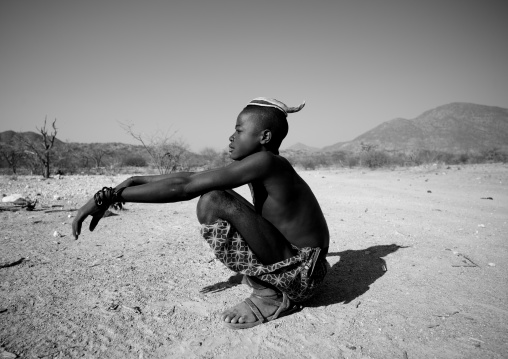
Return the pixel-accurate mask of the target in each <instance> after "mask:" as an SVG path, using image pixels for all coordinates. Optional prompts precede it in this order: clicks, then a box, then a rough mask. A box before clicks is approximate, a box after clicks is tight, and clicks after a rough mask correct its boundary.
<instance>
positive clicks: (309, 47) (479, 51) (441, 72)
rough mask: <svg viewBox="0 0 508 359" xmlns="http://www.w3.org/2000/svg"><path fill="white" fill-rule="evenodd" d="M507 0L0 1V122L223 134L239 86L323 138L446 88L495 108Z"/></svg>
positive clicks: (502, 84) (502, 70) (102, 134)
mask: <svg viewBox="0 0 508 359" xmlns="http://www.w3.org/2000/svg"><path fill="white" fill-rule="evenodd" d="M507 13H508V1H506V0H499V1H497V0H486V1H471V0H448V1H447V0H440V1H411V0H400V1H398V0H385V1H379V0H372V1H366V0H347V1H338V0H335V1H274V0H272V1H248V2H247V1H239V0H236V1H234V0H231V1H213V0H208V1H206V0H202V1H193V0H187V1H170V0H167V1H126V0H121V1H120V0H119V1H107V0H101V1H91V0H86V1H68V0H62V1H54V0H44V1H39V0H33V1H27V0H0V132H1V131H5V130H15V131H35V128H36V127H40V126H41V125H42V124H43V122H44V118H45V116H47V117H48V121H49V120H53V119H54V118H56V119H57V127H58V136H57V137H59V138H60V139H61V140H68V141H72V142H127V143H134V140H132V138H130V137H129V136H128V135H127V134H126V133H125V132H124V131H123V130H122V129H121V128H120V126H119V122H123V123H130V124H133V125H134V129H135V130H137V131H139V132H144V133H145V134H147V135H149V134H153V133H156V131H168V129H171V130H170V131H173V130H178V134H177V136H178V137H181V138H182V139H184V140H185V141H186V142H187V143H188V144H189V145H190V147H191V149H192V150H194V151H199V150H201V149H202V148H204V147H214V148H216V149H222V148H224V147H226V146H227V144H228V137H229V135H230V134H231V133H232V132H233V129H234V123H235V121H236V117H237V115H238V113H239V112H240V110H241V109H242V108H243V107H244V106H245V105H246V103H247V102H249V101H250V100H251V99H252V98H254V97H258V96H266V97H275V98H277V99H279V100H281V101H283V102H285V103H286V104H288V105H290V106H295V105H297V104H299V103H300V102H301V101H302V100H306V102H307V106H306V107H305V108H304V109H303V110H302V111H301V112H299V113H297V114H293V115H290V116H289V121H290V130H289V135H288V137H287V138H286V140H285V143H284V144H283V146H282V147H283V148H284V147H288V146H290V145H293V144H295V143H297V142H302V143H305V144H307V145H310V146H316V147H323V146H326V145H331V144H334V143H336V142H341V141H348V140H352V139H353V138H355V137H356V136H358V135H360V134H362V133H363V132H365V131H367V130H370V129H372V128H373V127H375V126H376V125H378V124H380V123H382V122H384V121H387V120H390V119H393V118H396V117H404V118H414V117H416V116H418V115H420V114H421V113H422V112H424V111H426V110H429V109H431V108H434V107H437V106H440V105H444V104H447V103H450V102H455V101H460V102H473V103H477V104H484V105H493V106H500V107H505V108H508V40H507V39H508V21H507V20H506V14H507Z"/></svg>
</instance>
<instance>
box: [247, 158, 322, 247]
mask: <svg viewBox="0 0 508 359" xmlns="http://www.w3.org/2000/svg"><path fill="white" fill-rule="evenodd" d="M265 158H266V160H268V161H270V164H269V166H270V171H268V175H267V176H265V177H264V178H261V179H259V180H256V181H253V182H252V183H251V190H252V192H253V201H254V206H255V208H256V212H258V213H259V214H260V215H262V216H263V218H265V219H267V220H268V221H269V222H271V223H272V224H273V225H274V226H275V227H276V228H277V229H278V230H279V231H280V232H281V233H282V234H283V235H284V237H285V238H286V239H287V240H288V241H289V242H291V243H292V244H294V245H296V246H297V247H321V248H324V247H327V246H328V242H329V233H328V227H327V224H326V221H325V218H324V216H323V213H322V211H321V208H320V206H319V204H318V202H317V200H316V197H315V196H314V194H313V193H312V191H311V189H310V188H309V186H308V185H307V183H306V182H305V181H304V180H303V179H302V178H301V177H300V176H299V175H298V174H297V173H296V171H295V170H294V169H293V167H292V166H291V164H290V163H289V162H288V161H287V160H286V159H285V158H284V157H281V156H278V155H273V154H271V156H266V157H265Z"/></svg>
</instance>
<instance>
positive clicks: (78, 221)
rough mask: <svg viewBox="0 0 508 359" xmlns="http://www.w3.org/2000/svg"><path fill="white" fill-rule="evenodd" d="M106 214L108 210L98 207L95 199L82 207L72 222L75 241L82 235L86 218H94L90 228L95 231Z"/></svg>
mask: <svg viewBox="0 0 508 359" xmlns="http://www.w3.org/2000/svg"><path fill="white" fill-rule="evenodd" d="M104 212H106V210H105V209H100V208H99V207H97V205H96V204H95V201H94V199H93V198H92V199H91V200H90V201H88V202H87V203H86V204H85V205H84V206H83V207H81V208H80V209H79V210H78V213H77V215H76V217H75V218H74V221H72V235H73V236H74V239H78V236H79V235H80V234H81V225H82V224H83V221H84V220H85V218H86V217H88V216H92V221H91V222H90V227H89V228H90V231H93V230H94V229H95V227H97V224H98V223H99V221H100V220H101V218H102V216H103V215H104Z"/></svg>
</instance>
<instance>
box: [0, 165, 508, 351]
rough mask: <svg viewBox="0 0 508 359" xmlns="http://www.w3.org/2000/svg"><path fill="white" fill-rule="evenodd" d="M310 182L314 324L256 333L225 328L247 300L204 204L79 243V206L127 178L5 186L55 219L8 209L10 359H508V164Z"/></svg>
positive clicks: (303, 319)
mask: <svg viewBox="0 0 508 359" xmlns="http://www.w3.org/2000/svg"><path fill="white" fill-rule="evenodd" d="M301 175H302V177H303V178H304V179H305V180H306V181H308V183H309V185H310V186H311V188H312V189H313V190H314V192H315V194H316V196H317V197H318V199H319V201H320V203H321V205H322V208H323V211H324V213H325V216H326V218H327V221H328V224H329V227H330V233H331V243H330V253H329V254H328V261H329V262H330V264H331V266H332V269H331V271H330V272H329V274H328V276H327V279H326V281H325V283H324V285H323V286H322V287H321V288H320V289H319V291H318V293H317V294H316V296H315V297H314V298H313V299H312V300H311V301H309V302H308V303H306V305H305V307H304V308H303V309H302V310H301V311H299V312H297V313H295V314H293V315H290V316H287V317H284V318H281V319H279V320H276V321H273V322H270V323H268V324H265V325H261V326H258V327H255V328H253V329H248V330H243V331H233V330H230V329H227V328H225V327H223V325H222V324H221V323H220V321H219V320H218V316H219V314H220V313H221V311H222V310H224V309H225V308H227V307H230V306H232V305H234V304H236V303H237V302H239V301H241V300H243V298H245V297H246V296H248V295H249V292H248V290H247V288H246V287H245V286H242V285H238V283H237V280H236V279H237V278H235V277H232V278H231V276H233V275H234V273H232V272H231V271H229V270H227V269H226V268H224V267H223V265H222V264H221V263H220V262H217V261H216V260H214V258H213V256H212V255H211V253H210V251H209V250H208V248H207V247H206V245H205V243H204V240H202V239H200V237H199V226H198V222H197V220H196V219H195V205H196V202H197V201H196V200H192V201H189V202H185V203H176V204H164V205H146V204H128V205H127V210H125V211H122V212H120V213H119V214H118V215H116V216H111V217H108V218H105V219H103V220H102V222H101V223H100V224H99V226H98V229H97V230H96V231H95V232H93V233H90V232H88V230H86V231H83V232H84V233H83V234H82V236H81V237H80V239H79V240H78V241H75V240H74V239H73V238H72V236H71V235H70V223H71V221H72V218H69V217H68V215H69V214H73V213H75V212H69V211H68V209H72V208H75V207H76V206H77V205H81V204H83V203H84V202H85V200H86V199H88V198H89V197H90V196H91V195H92V194H93V193H94V192H95V191H96V190H97V189H99V188H100V187H102V186H103V185H111V184H114V183H118V182H120V181H121V180H123V178H122V177H121V176H119V177H106V176H96V177H92V176H81V177H80V176H69V177H64V178H62V179H49V180H41V179H40V178H36V177H20V178H18V179H17V180H14V179H12V178H10V177H2V178H0V194H2V193H4V194H12V193H21V194H23V195H28V196H31V197H32V198H35V197H37V198H39V202H40V204H41V205H42V206H43V207H44V208H43V207H41V206H38V210H36V211H32V212H27V211H19V212H8V211H3V212H0V263H5V262H9V261H11V262H12V261H15V260H17V259H20V258H24V261H22V262H21V263H19V264H15V265H12V266H8V267H3V268H0V358H15V357H22V358H74V357H80V358H81V357H84V358H173V357H174V358H180V357H182V358H215V357H218V358H401V359H403V358H408V359H415V358H507V357H508V266H507V264H506V263H507V259H508V251H507V248H508V225H507V221H508V166H507V165H481V166H480V165H478V166H474V165H471V166H460V167H458V166H452V167H447V166H427V167H418V168H405V169H394V170H376V171H369V170H358V169H353V170H351V169H339V170H327V171H312V172H301ZM240 192H241V193H242V194H244V195H247V193H248V192H247V191H245V188H242V189H240ZM37 193H39V195H37ZM54 195H59V196H61V197H62V198H61V199H59V200H55V199H54V197H53V196H54ZM488 197H490V198H492V199H485V198H488ZM52 205H63V206H64V207H50V206H52ZM61 209H63V211H55V210H61ZM87 223H88V222H86V223H85V224H87ZM55 231H58V232H60V233H61V234H62V236H57V237H54V236H53V233H54V232H55ZM207 286H212V287H211V288H209V289H212V290H211V291H208V292H207V293H204V294H203V293H200V290H202V289H203V288H206V287H207Z"/></svg>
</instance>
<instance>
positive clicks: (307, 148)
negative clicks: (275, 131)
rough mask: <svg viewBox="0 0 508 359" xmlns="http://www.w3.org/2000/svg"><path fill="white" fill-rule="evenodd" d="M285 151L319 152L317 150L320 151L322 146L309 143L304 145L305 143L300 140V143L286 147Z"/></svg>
mask: <svg viewBox="0 0 508 359" xmlns="http://www.w3.org/2000/svg"><path fill="white" fill-rule="evenodd" d="M284 151H296V152H298V151H303V152H317V151H320V148H318V147H311V146H307V145H304V144H303V143H299V142H298V143H296V144H294V145H293V146H290V147H288V148H286V149H285V150H284Z"/></svg>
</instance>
